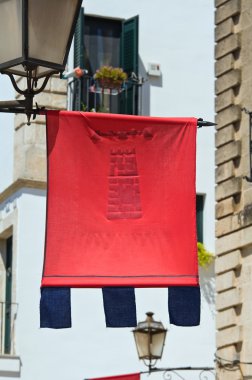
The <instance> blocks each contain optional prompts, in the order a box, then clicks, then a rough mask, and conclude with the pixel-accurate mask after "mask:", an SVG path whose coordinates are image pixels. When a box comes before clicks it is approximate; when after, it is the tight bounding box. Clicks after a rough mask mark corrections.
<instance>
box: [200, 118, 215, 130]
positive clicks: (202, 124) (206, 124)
mask: <svg viewBox="0 0 252 380" xmlns="http://www.w3.org/2000/svg"><path fill="white" fill-rule="evenodd" d="M214 125H217V124H216V123H213V122H212V121H206V120H203V119H202V118H200V119H198V128H202V127H211V126H214Z"/></svg>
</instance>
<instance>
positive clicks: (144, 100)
mask: <svg viewBox="0 0 252 380" xmlns="http://www.w3.org/2000/svg"><path fill="white" fill-rule="evenodd" d="M138 62H139V76H140V77H141V78H143V85H142V86H140V89H139V111H140V112H139V114H140V115H143V116H149V115H150V91H151V86H155V87H163V76H162V74H161V75H160V76H159V77H155V76H149V75H148V73H147V71H146V69H145V66H144V64H143V61H142V59H141V57H140V56H139V57H138Z"/></svg>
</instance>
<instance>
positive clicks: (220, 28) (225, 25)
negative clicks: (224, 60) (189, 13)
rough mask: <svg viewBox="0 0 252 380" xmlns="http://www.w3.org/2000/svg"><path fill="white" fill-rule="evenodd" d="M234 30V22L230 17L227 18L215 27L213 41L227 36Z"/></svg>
mask: <svg viewBox="0 0 252 380" xmlns="http://www.w3.org/2000/svg"><path fill="white" fill-rule="evenodd" d="M233 31H234V22H233V19H232V18H228V19H227V20H225V21H223V22H222V23H220V24H219V25H217V27H216V28H215V41H216V42H218V41H220V40H222V39H223V38H225V37H227V36H229V35H230V34H232V33H233Z"/></svg>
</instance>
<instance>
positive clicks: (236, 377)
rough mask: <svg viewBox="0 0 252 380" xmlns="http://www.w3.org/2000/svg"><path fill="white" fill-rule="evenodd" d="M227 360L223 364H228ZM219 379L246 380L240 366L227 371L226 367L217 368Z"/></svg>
mask: <svg viewBox="0 0 252 380" xmlns="http://www.w3.org/2000/svg"><path fill="white" fill-rule="evenodd" d="M228 360H229V359H228ZM226 364H227V362H225V361H223V365H226ZM216 379H218V380H220V379H221V380H245V379H244V378H243V377H241V371H240V368H239V367H235V368H234V369H232V371H227V370H226V369H225V368H224V367H218V368H217V377H216Z"/></svg>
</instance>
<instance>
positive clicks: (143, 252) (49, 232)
mask: <svg viewBox="0 0 252 380" xmlns="http://www.w3.org/2000/svg"><path fill="white" fill-rule="evenodd" d="M196 129H197V119H195V118H154V117H142V116H129V115H112V114H97V113H81V112H67V111H49V112H48V113H47V154H48V194H47V222H46V240H45V259H44V270H43V279H42V286H69V287H104V286H132V287H167V286H172V285H181V286H182V285H183V286H186V285H190V286H192V285H193V286H194V285H195V286H196V285H198V264H197V239H196V210H195V209H196V193H195V166H196V165H195V155H196V154H195V150H196V149H195V148H196Z"/></svg>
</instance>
